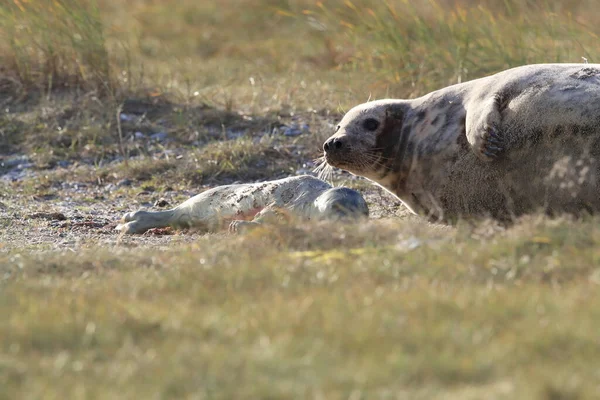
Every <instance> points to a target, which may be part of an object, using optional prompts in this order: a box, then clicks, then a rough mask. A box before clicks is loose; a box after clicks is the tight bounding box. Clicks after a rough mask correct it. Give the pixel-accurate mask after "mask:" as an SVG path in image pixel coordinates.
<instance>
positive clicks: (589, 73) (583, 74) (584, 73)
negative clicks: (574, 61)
mask: <svg viewBox="0 0 600 400" xmlns="http://www.w3.org/2000/svg"><path fill="white" fill-rule="evenodd" d="M596 75H600V69H598V68H593V67H585V68H582V69H581V70H579V71H577V72H575V73H574V74H571V78H575V79H587V78H591V77H593V76H596Z"/></svg>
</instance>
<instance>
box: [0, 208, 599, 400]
mask: <svg viewBox="0 0 600 400" xmlns="http://www.w3.org/2000/svg"><path fill="white" fill-rule="evenodd" d="M598 226H599V224H598V220H597V219H590V220H587V221H583V222H578V223H573V222H572V221H568V220H554V221H548V220H544V219H538V218H529V219H526V220H523V221H522V222H521V223H520V224H518V225H517V226H515V227H513V228H511V229H509V230H507V231H502V230H500V231H496V232H495V233H494V231H493V229H492V230H491V231H490V230H489V229H491V228H492V227H491V226H490V227H488V229H486V228H484V227H481V226H480V227H478V228H475V229H474V228H473V227H469V226H467V225H461V226H459V227H458V229H444V228H436V227H430V226H426V225H424V224H422V223H419V222H412V223H411V222H408V221H405V223H399V222H398V221H391V220H387V221H386V220H379V221H371V222H369V223H364V224H361V225H357V226H340V225H337V226H335V225H332V224H316V225H303V224H298V225H296V226H294V227H291V226H288V227H285V226H280V227H271V228H268V229H264V230H262V229H261V230H259V231H254V232H251V233H250V234H248V235H246V236H242V237H227V238H225V239H224V238H222V237H219V236H216V235H212V236H207V237H204V238H200V239H199V240H198V241H197V242H195V243H193V244H189V245H175V246H172V247H170V248H165V249H154V250H148V249H145V250H143V251H140V249H137V248H127V247H117V248H112V249H99V248H96V247H91V248H82V249H81V250H80V251H78V252H77V253H73V252H70V251H63V252H60V251H59V252H52V253H48V252H45V253H41V254H40V253H37V254H36V253H19V252H18V251H14V252H11V253H10V254H4V255H0V265H3V267H2V270H1V271H0V272H1V273H2V275H3V282H4V283H3V290H2V292H1V294H0V312H1V313H2V315H3V319H2V322H0V343H1V345H0V354H1V356H0V357H1V361H2V362H1V363H0V383H1V384H2V387H3V390H2V395H3V396H4V397H5V398H7V399H9V398H11V399H12V398H17V397H19V398H41V397H43V398H67V397H68V398H116V397H120V398H140V397H145V398H148V397H149V398H222V399H256V398H282V399H283V398H288V399H296V398H326V399H348V398H390V399H404V398H406V399H482V398H485V399H531V398H540V399H575V398H577V399H582V398H590V399H592V398H597V397H598V394H599V393H600V392H599V391H600V387H599V386H598V382H599V376H598V368H597V366H598V358H599V357H600V341H599V340H598V335H597V332H598V328H599V326H598V324H599V323H598V321H600V319H599V317H600V311H598V310H600V297H599V295H598V284H599V282H600V269H599V267H598V260H599V258H600V252H599V251H598V248H600V246H599V244H600V230H599V229H598ZM490 232H491V233H490Z"/></svg>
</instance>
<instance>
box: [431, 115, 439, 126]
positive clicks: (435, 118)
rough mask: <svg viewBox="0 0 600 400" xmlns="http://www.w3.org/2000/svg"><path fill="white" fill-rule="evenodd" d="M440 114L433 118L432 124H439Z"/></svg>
mask: <svg viewBox="0 0 600 400" xmlns="http://www.w3.org/2000/svg"><path fill="white" fill-rule="evenodd" d="M440 115H441V114H438V115H436V116H435V117H434V118H433V119H432V120H431V125H437V124H438V122H440Z"/></svg>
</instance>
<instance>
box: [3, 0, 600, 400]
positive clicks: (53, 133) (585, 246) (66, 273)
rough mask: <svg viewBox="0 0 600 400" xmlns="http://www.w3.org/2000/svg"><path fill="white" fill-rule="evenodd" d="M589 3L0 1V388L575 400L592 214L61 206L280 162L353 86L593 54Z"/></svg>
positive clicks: (591, 267) (594, 326)
mask: <svg viewBox="0 0 600 400" xmlns="http://www.w3.org/2000/svg"><path fill="white" fill-rule="evenodd" d="M596 8H597V5H596V3H595V2H594V1H591V0H569V1H564V2H560V3H556V2H546V1H542V0H534V1H528V2H517V1H510V0H509V1H503V2H496V1H483V2H474V1H469V0H459V1H445V0H437V1H435V0H431V1H415V2H410V1H404V0H388V1H382V2H372V1H364V0H361V1H359V0H350V1H348V0H346V1H343V0H336V1H328V2H319V1H313V0H259V1H255V0H224V1H218V2H217V1H196V0H180V1H177V2H163V1H138V2H134V1H129V2H127V1H122V0H98V1H95V2H94V1H75V0H58V1H50V0H42V1H33V0H30V1H25V0H9V1H8V2H6V1H5V2H3V3H2V4H1V5H0V59H2V60H3V61H4V62H3V65H1V66H0V108H1V109H2V113H0V157H2V158H3V157H6V156H7V155H8V154H16V153H18V154H24V155H27V156H28V157H29V159H30V160H31V161H32V162H33V163H34V168H33V169H32V171H33V172H34V173H35V175H34V176H32V177H29V178H26V179H24V180H22V181H19V182H12V183H9V182H5V181H2V182H1V183H0V185H1V186H0V188H1V189H0V315H2V318H1V319H0V386H1V387H2V390H0V398H6V399H15V398H31V399H34V398H61V399H62V398H145V397H149V398H201V399H213V398H215V399H256V398H270V399H288V398H289V399H297V398H323V399H371V398H381V399H404V398H406V399H481V398H486V399H487V398H490V399H532V398H533V399H548V400H554V399H587V398H589V399H592V398H598V397H599V396H600V386H598V384H597V382H598V381H599V378H600V377H599V376H598V371H597V370H598V360H599V359H600V342H599V341H598V335H597V332H598V330H599V328H600V326H599V322H598V321H600V318H599V317H600V314H599V311H598V310H599V309H600V307H599V305H600V297H599V296H598V294H597V293H598V290H597V287H598V284H599V282H600V270H599V269H598V265H599V262H600V251H599V250H598V248H600V246H599V245H600V230H599V229H598V226H599V224H598V223H599V222H600V221H598V218H595V217H589V218H583V219H580V220H571V219H568V218H557V219H548V218H545V217H541V216H529V217H525V218H523V219H521V220H519V221H516V222H515V223H514V224H513V225H511V226H510V227H502V226H499V225H498V224H496V223H493V222H490V221H478V222H469V221H460V222H459V223H458V224H457V226H454V227H442V226H434V225H430V224H428V223H425V222H424V221H422V220H419V219H417V218H392V217H390V214H393V211H395V210H389V209H390V208H391V207H390V204H392V203H391V200H390V199H389V198H387V197H383V200H381V199H380V200H373V201H372V203H371V204H370V205H371V206H372V208H373V209H375V208H376V207H379V208H381V207H382V206H381V204H377V201H379V202H384V203H387V208H385V207H384V211H385V212H384V215H385V216H386V217H385V218H382V219H373V220H370V221H368V222H363V223H361V224H355V225H342V224H338V225H333V224H331V223H330V224H327V223H313V224H309V223H303V222H301V221H297V222H296V223H293V224H290V225H288V226H270V227H266V228H261V229H259V230H256V231H252V232H250V233H248V234H246V235H240V236H232V235H226V234H212V235H199V234H196V233H193V232H177V233H176V234H175V235H172V236H168V237H166V238H162V239H161V238H156V237H151V236H150V237H149V236H142V237H133V238H132V237H123V238H119V237H117V236H116V235H115V234H114V232H112V231H111V230H110V226H108V227H107V228H106V229H105V230H92V231H90V230H85V229H84V228H82V225H81V224H82V222H81V220H82V219H81V218H79V217H78V215H79V216H81V217H82V218H84V219H85V218H91V219H93V218H96V216H97V215H100V216H101V217H102V218H110V219H111V220H114V221H116V220H117V218H118V217H119V216H120V215H121V214H122V213H123V212H125V211H132V210H133V209H135V208H137V207H139V206H140V205H144V206H148V204H152V202H153V201H154V200H155V199H156V198H157V197H158V196H165V197H168V199H169V200H170V201H171V204H174V203H176V202H178V201H181V200H183V199H185V198H187V197H188V196H189V195H190V194H193V193H197V192H199V191H201V190H204V189H205V188H206V187H207V186H214V185H218V184H225V183H231V182H234V181H253V180H262V179H270V178H275V177H282V176H287V175H292V174H294V173H295V171H296V170H298V169H300V168H303V163H306V162H307V161H308V160H310V159H311V158H314V157H316V156H318V155H319V147H320V144H321V143H322V141H323V139H324V138H326V137H327V136H329V134H330V132H331V130H332V126H333V125H332V124H334V123H335V121H336V120H338V119H339V117H340V115H341V114H342V112H343V111H344V110H345V109H347V108H348V107H351V106H353V105H355V104H357V103H360V102H363V101H365V100H367V99H368V98H369V97H371V98H382V97H386V96H397V97H404V98H410V97H415V96H419V95H422V94H425V93H426V92H427V91H430V90H433V89H436V88H439V87H443V86H446V85H448V84H453V83H457V82H460V81H465V80H468V79H473V78H476V77H480V76H483V75H486V74H489V73H493V72H496V71H498V70H501V69H505V68H509V67H513V66H517V65H521V64H524V63H533V62H581V61H582V59H581V57H586V58H587V59H589V61H590V62H594V61H598V60H599V59H600V58H599V57H598V52H597V41H598V40H597V38H598V36H597V35H598V33H599V30H598V29H599V28H598V27H599V26H600V15H599V14H598V13H596V12H594V10H595V9H596ZM119 111H121V112H122V113H124V114H125V115H127V116H128V117H127V118H121V116H120V115H119V114H118V112H119ZM129 117H131V118H129ZM295 123H298V124H304V123H306V124H308V125H309V126H310V133H306V134H303V135H301V136H298V137H285V136H283V135H281V134H279V133H277V129H278V128H279V127H280V126H281V125H292V124H295ZM274 129H275V132H274ZM136 133H138V134H137V136H136ZM155 133H166V134H167V136H168V138H169V140H167V141H164V142H157V141H152V140H150V139H148V137H149V136H150V135H152V134H155ZM139 134H142V135H143V137H144V138H143V139H140V138H139V136H140V135H139ZM136 137H137V139H136ZM0 161H2V160H0ZM64 161H68V162H69V164H68V165H66V166H59V165H61V164H60V163H61V162H64ZM0 169H1V168H0ZM346 178H347V177H345V178H344V179H346ZM124 179H129V180H131V181H132V182H131V186H126V185H125V186H118V187H117V186H115V187H113V188H112V189H110V190H109V189H106V187H107V186H110V185H111V184H112V185H116V184H118V183H119V182H120V181H122V180H124ZM342 182H343V183H344V184H346V185H349V186H353V187H357V188H359V189H360V190H361V191H363V192H364V193H366V194H371V195H373V192H372V189H371V188H372V185H369V184H367V183H365V182H364V181H353V180H351V179H346V180H344V181H342ZM63 183H67V184H74V183H77V184H82V185H85V187H86V188H87V189H85V190H81V191H77V190H71V189H64V188H63V187H62V184H63ZM169 196H171V197H169ZM377 198H378V199H379V197H377ZM55 211H61V212H65V213H67V221H65V224H64V225H61V223H62V222H61V221H47V220H42V219H34V218H31V215H32V214H33V213H35V212H55ZM69 212H70V213H71V214H69ZM78 218H79V219H78ZM77 224H79V225H77Z"/></svg>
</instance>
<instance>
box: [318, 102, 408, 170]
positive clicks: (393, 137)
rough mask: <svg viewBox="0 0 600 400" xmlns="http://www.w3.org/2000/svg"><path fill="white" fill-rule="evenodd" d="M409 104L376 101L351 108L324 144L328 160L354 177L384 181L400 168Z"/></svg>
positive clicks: (330, 163)
mask: <svg viewBox="0 0 600 400" xmlns="http://www.w3.org/2000/svg"><path fill="white" fill-rule="evenodd" d="M408 107H409V106H408V103H407V102H406V101H402V100H377V101H372V102H368V103H365V104H360V105H358V106H356V107H354V108H352V109H351V110H350V111H348V113H347V114H346V115H345V116H344V118H342V120H341V121H340V123H339V125H338V126H337V127H336V131H335V134H334V135H333V136H331V137H330V138H329V139H327V140H326V141H325V143H324V144H323V151H324V153H325V160H326V161H327V163H328V164H329V165H331V166H333V167H338V168H341V169H344V170H346V171H348V172H351V173H353V174H355V175H360V176H365V177H367V178H370V179H372V180H375V181H381V179H382V178H384V177H385V176H386V175H388V174H389V173H390V172H391V171H393V170H395V169H398V167H399V165H400V164H401V162H402V160H403V156H402V154H399V152H400V150H402V149H401V147H400V146H401V145H402V141H401V140H400V139H401V136H402V128H403V120H404V115H405V113H406V112H407V110H408Z"/></svg>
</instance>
